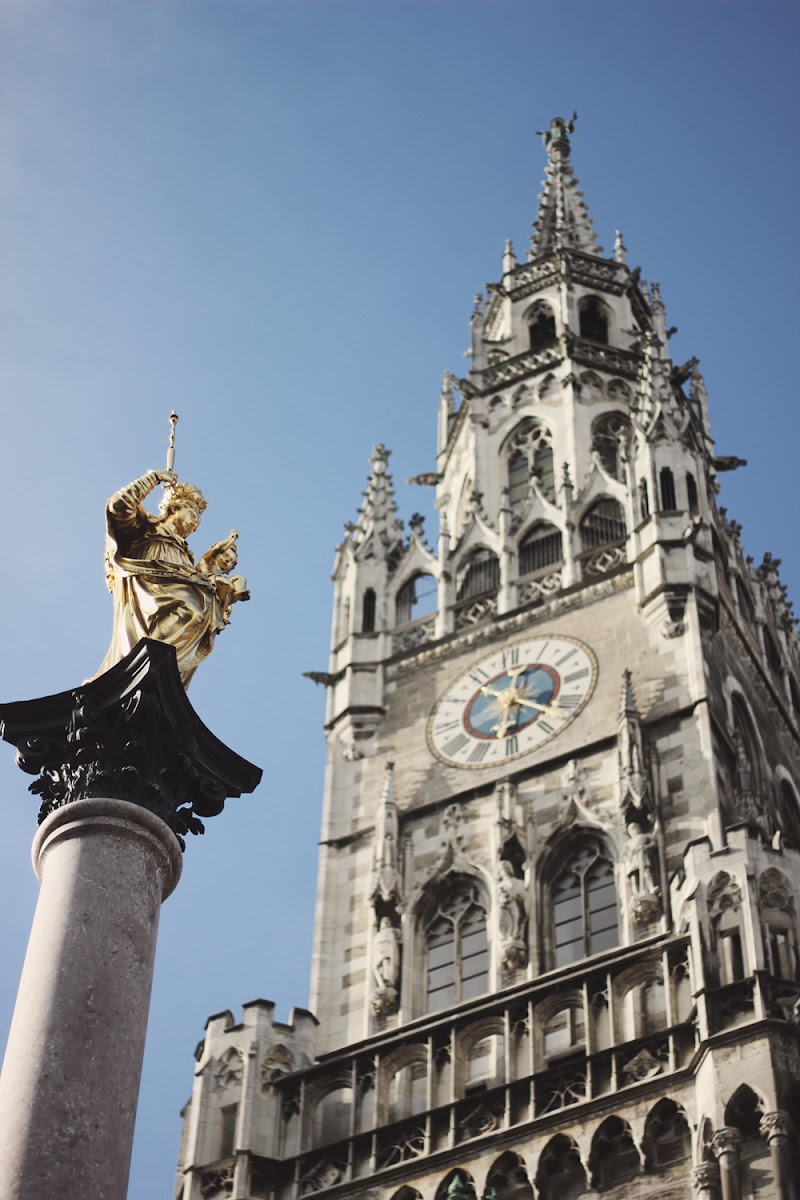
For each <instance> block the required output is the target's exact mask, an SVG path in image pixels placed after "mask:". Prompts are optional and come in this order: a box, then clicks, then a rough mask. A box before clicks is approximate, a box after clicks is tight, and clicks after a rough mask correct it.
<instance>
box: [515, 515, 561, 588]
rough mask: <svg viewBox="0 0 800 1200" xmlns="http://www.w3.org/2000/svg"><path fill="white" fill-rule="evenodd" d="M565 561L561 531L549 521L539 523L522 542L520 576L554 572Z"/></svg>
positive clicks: (520, 548)
mask: <svg viewBox="0 0 800 1200" xmlns="http://www.w3.org/2000/svg"><path fill="white" fill-rule="evenodd" d="M563 560H564V550H563V546H562V541H561V530H560V529H557V528H556V526H555V525H551V524H549V522H547V521H539V522H538V523H537V524H536V525H534V526H533V528H532V529H530V530H529V531H528V533H527V534H526V535H525V537H524V538H523V540H522V541H521V542H520V547H519V573H520V575H533V574H538V573H539V572H544V571H552V570H553V568H554V567H560V566H561V563H562V562H563Z"/></svg>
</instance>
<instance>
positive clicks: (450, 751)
mask: <svg viewBox="0 0 800 1200" xmlns="http://www.w3.org/2000/svg"><path fill="white" fill-rule="evenodd" d="M468 741H469V738H468V737H467V735H466V734H465V733H459V734H457V735H456V736H455V737H454V738H450V741H449V742H448V743H447V744H446V745H445V746H442V754H446V755H447V757H448V758H452V757H453V755H454V754H458V752H459V750H460V749H461V748H462V746H466V744H467V742H468Z"/></svg>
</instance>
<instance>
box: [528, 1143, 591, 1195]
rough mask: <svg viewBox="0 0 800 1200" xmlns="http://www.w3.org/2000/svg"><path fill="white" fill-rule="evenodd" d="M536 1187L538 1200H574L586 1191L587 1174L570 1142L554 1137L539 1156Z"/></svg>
mask: <svg viewBox="0 0 800 1200" xmlns="http://www.w3.org/2000/svg"><path fill="white" fill-rule="evenodd" d="M536 1186H537V1188H538V1189H539V1196H540V1197H541V1200H577V1197H578V1196H582V1195H583V1193H584V1192H585V1191H586V1187H587V1183H586V1172H585V1171H584V1169H583V1164H582V1162H581V1156H580V1152H579V1150H578V1147H577V1145H576V1143H575V1142H574V1141H573V1140H572V1138H570V1137H567V1136H566V1134H564V1133H557V1134H556V1136H555V1137H554V1138H551V1139H550V1141H549V1142H548V1143H547V1145H546V1146H545V1148H544V1150H543V1151H542V1153H541V1155H540V1156H539V1166H538V1169H537V1171H536Z"/></svg>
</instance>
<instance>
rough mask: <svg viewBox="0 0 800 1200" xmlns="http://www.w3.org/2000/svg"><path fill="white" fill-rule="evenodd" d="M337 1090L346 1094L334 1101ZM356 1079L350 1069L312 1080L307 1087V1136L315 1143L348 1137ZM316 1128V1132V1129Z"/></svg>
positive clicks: (304, 1136)
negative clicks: (354, 1080) (354, 1081)
mask: <svg viewBox="0 0 800 1200" xmlns="http://www.w3.org/2000/svg"><path fill="white" fill-rule="evenodd" d="M337 1092H341V1093H342V1095H341V1097H340V1098H339V1100H338V1101H337V1102H336V1103H335V1104H334V1103H333V1097H335V1095H336V1093H337ZM354 1101H355V1097H354V1096H353V1078H352V1075H351V1073H350V1072H349V1071H347V1070H344V1069H343V1070H341V1071H336V1072H334V1073H333V1074H331V1075H329V1076H327V1077H324V1076H323V1077H322V1078H321V1079H317V1080H314V1081H313V1082H311V1083H310V1084H309V1085H308V1087H307V1089H306V1097H305V1104H304V1108H303V1124H304V1129H303V1138H304V1140H305V1143H306V1144H309V1139H312V1140H313V1143H314V1145H318V1146H319V1145H326V1144H330V1143H333V1142H336V1141H339V1140H341V1138H344V1137H347V1133H348V1129H347V1125H348V1123H349V1113H350V1112H351V1111H352V1108H353V1104H354ZM312 1131H313V1132H312Z"/></svg>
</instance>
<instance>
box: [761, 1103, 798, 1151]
mask: <svg viewBox="0 0 800 1200" xmlns="http://www.w3.org/2000/svg"><path fill="white" fill-rule="evenodd" d="M759 1131H760V1133H761V1135H762V1137H765V1138H766V1139H767V1141H768V1142H769V1144H770V1145H772V1143H773V1142H778V1144H779V1145H785V1144H786V1143H787V1142H788V1141H789V1138H790V1137H791V1136H792V1122H791V1119H790V1117H789V1114H788V1113H787V1112H784V1111H783V1110H782V1109H778V1110H777V1111H776V1112H769V1113H764V1116H763V1117H762V1118H761V1124H760V1126H759Z"/></svg>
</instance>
